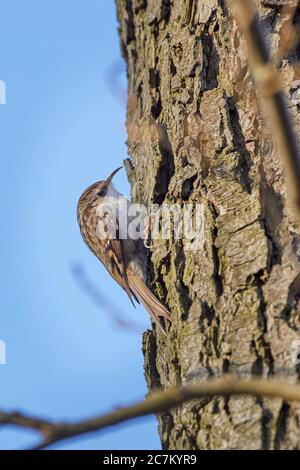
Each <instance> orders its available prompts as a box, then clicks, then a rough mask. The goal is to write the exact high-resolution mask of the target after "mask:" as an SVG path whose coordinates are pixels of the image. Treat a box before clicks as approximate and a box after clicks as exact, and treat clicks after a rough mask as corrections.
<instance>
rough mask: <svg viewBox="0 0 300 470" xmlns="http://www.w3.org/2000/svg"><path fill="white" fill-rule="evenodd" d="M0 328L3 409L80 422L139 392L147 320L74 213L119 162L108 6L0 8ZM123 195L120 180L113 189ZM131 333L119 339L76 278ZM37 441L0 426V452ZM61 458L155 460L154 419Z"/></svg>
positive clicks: (118, 64)
mask: <svg viewBox="0 0 300 470" xmlns="http://www.w3.org/2000/svg"><path fill="white" fill-rule="evenodd" d="M0 14H1V28H0V80H4V81H5V83H6V104H5V105H0V130H1V131H0V132H1V134H0V135H1V138H0V155H1V169H2V172H1V173H2V178H1V180H2V181H1V188H0V191H1V202H2V204H1V206H2V220H1V232H0V237H1V240H0V241H1V247H2V255H1V257H2V262H1V267H0V283H1V300H0V302H1V304H0V308H1V314H0V315H1V316H0V340H3V341H5V343H6V348H7V364H6V365H1V366H0V387H1V396H0V408H5V409H7V410H20V411H27V412H30V413H33V414H37V415H41V416H45V417H48V418H51V419H57V420H68V419H70V420H71V419H80V418H84V417H88V416H90V415H95V414H98V413H101V412H105V411H107V410H110V409H112V408H114V407H116V406H120V405H122V404H129V403H131V402H133V401H135V400H136V399H141V398H143V396H144V395H145V393H146V386H145V380H144V377H143V357H142V353H141V334H142V332H143V331H144V329H145V328H146V327H148V326H149V324H150V323H149V320H148V318H147V314H146V313H145V311H144V310H143V308H141V307H138V308H137V309H136V310H134V309H133V308H132V307H131V304H130V302H129V301H128V299H127V298H126V295H125V294H124V293H123V292H122V291H121V290H120V289H119V288H118V286H116V285H115V284H114V282H113V281H112V280H111V279H110V277H109V276H108V275H107V273H106V271H105V270H104V268H102V266H101V265H100V264H99V262H98V261H97V259H96V258H94V257H93V256H92V254H91V253H90V252H89V250H88V249H87V248H86V247H85V245H84V243H83V241H82V239H81V237H80V233H79V230H78V227H77V221H76V204H77V200H78V197H79V196H80V194H81V192H82V190H83V189H85V188H86V187H87V186H88V185H89V184H91V183H93V182H94V181H96V180H98V179H102V178H104V177H106V176H107V175H108V174H109V173H110V172H111V171H112V170H113V169H114V168H115V167H117V166H119V165H120V164H122V161H123V159H124V158H126V152H127V150H126V145H125V140H126V131H125V126H124V122H125V102H123V101H122V91H123V88H124V89H125V87H126V84H125V78H124V76H123V75H124V73H123V74H122V70H124V64H122V59H121V57H120V50H119V38H118V33H117V22H116V12H115V4H114V1H112V0H102V1H99V0H88V1H83V0H76V1H74V0H51V1H50V0H43V2H41V1H39V0H27V1H26V2H24V1H23V0H0ZM115 182H116V185H117V187H118V189H119V190H120V191H123V192H124V193H127V194H128V192H129V186H128V183H127V180H126V175H125V171H123V172H120V173H119V174H118V175H117V176H116V178H115ZM74 266H80V267H81V269H82V270H83V272H84V276H85V277H86V278H87V279H88V280H89V282H92V283H93V284H94V285H95V286H96V287H97V289H98V288H99V290H100V294H99V295H106V297H108V298H109V299H113V301H114V303H115V305H116V310H117V311H118V312H119V313H120V315H125V316H126V318H127V319H128V321H131V322H135V324H137V326H136V328H135V329H134V331H131V330H127V329H124V328H121V327H119V326H118V325H117V324H116V323H115V322H114V321H113V319H112V318H111V317H110V315H109V312H108V311H107V310H106V311H102V310H101V309H100V308H99V305H97V303H96V302H95V301H93V299H92V298H91V297H90V296H89V295H87V293H86V292H85V291H84V289H82V287H80V286H79V284H78V280H77V279H76V277H74V274H73V271H74V269H73V271H72V267H74ZM36 441H37V436H36V434H33V433H29V432H24V431H17V430H15V429H12V428H10V429H9V428H7V427H4V428H1V430H0V449H14V448H23V447H28V446H30V445H32V444H35V443H36ZM55 448H58V449H67V448H73V449H159V448H160V443H159V439H158V435H157V424H156V420H155V418H154V417H149V418H145V419H142V420H138V421H135V422H134V423H130V424H126V425H124V426H121V427H118V428H117V429H113V430H110V431H106V432H102V433H98V434H96V435H95V434H94V435H93V436H88V437H86V438H84V439H80V440H78V439H77V440H76V441H68V442H67V443H65V444H64V445H56V446H55Z"/></svg>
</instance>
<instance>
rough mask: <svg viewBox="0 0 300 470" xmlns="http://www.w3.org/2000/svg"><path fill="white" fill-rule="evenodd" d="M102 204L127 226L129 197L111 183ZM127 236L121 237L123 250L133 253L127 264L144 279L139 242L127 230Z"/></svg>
mask: <svg viewBox="0 0 300 470" xmlns="http://www.w3.org/2000/svg"><path fill="white" fill-rule="evenodd" d="M103 204H104V205H106V206H109V207H111V210H112V212H113V213H114V217H116V218H117V220H118V222H119V223H120V218H122V220H123V221H124V223H125V221H126V224H127V225H126V227H128V223H129V218H128V210H129V209H130V207H131V202H130V201H129V199H127V198H126V197H125V196H123V195H122V194H121V193H119V192H118V191H117V190H116V189H115V187H114V186H113V184H112V183H111V184H110V185H109V187H108V190H107V193H106V196H105V198H104V200H103ZM101 205H102V204H101ZM127 236H128V238H127V239H123V240H122V242H123V246H124V250H125V252H127V253H128V252H130V253H132V254H133V257H132V261H131V262H130V263H129V266H130V267H131V269H132V270H133V271H134V272H135V273H136V274H138V275H139V276H140V277H141V278H142V279H143V280H144V281H145V279H146V262H147V260H146V256H145V257H144V256H141V255H142V254H141V253H138V246H139V243H140V242H139V241H138V240H133V239H131V238H129V234H128V230H127ZM135 255H136V256H135Z"/></svg>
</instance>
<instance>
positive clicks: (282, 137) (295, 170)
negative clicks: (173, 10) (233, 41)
mask: <svg viewBox="0 0 300 470" xmlns="http://www.w3.org/2000/svg"><path fill="white" fill-rule="evenodd" d="M231 1H232V2H233V5H234V12H235V17H236V19H237V22H238V24H239V27H240V30H241V32H242V33H243V34H244V36H245V39H246V42H247V46H248V59H249V64H250V68H251V71H252V75H253V78H254V80H255V82H256V85H257V88H258V91H259V93H260V96H261V98H262V100H263V102H264V104H265V108H266V112H267V117H268V119H269V122H270V125H271V128H272V131H273V137H274V140H275V142H276V144H277V148H278V153H279V155H280V156H281V157H282V159H283V163H284V164H285V168H287V170H288V176H289V181H290V182H291V184H292V188H291V189H290V196H291V198H292V200H294V201H295V203H296V208H297V210H298V213H299V212H300V184H299V183H300V151H299V147H298V144H297V139H296V135H295V132H294V129H293V123H292V118H291V115H290V113H289V111H288V104H287V99H288V98H287V97H286V96H285V95H284V94H283V91H282V83H281V81H282V80H281V75H280V73H279V71H278V70H277V69H276V67H275V65H274V63H273V62H272V60H271V58H270V53H269V50H268V46H267V44H266V40H265V37H264V35H263V34H262V31H261V27H260V24H259V17H258V14H257V12H256V10H255V8H254V5H253V2H252V1H251V0H231Z"/></svg>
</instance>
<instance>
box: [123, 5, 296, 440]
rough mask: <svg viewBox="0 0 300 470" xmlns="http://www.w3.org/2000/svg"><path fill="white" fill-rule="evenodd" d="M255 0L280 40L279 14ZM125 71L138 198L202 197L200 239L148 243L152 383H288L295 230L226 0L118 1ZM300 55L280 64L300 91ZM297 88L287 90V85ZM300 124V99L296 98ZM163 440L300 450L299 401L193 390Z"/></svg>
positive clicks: (164, 427)
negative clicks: (162, 308)
mask: <svg viewBox="0 0 300 470" xmlns="http://www.w3.org/2000/svg"><path fill="white" fill-rule="evenodd" d="M284 3H287V2H283V1H280V0H277V1H275V0H274V1H269V0H268V1H256V5H257V8H258V9H259V13H260V15H261V21H262V23H263V25H264V26H265V28H266V31H267V34H268V38H269V40H270V45H271V46H272V47H273V49H274V50H277V49H278V48H279V47H281V46H282V39H284V38H282V35H281V32H282V31H283V29H282V28H283V27H284V25H285V20H286V17H285V16H284V15H281V14H280V13H281V6H282V4H284ZM117 8H118V17H119V23H120V37H121V47H122V52H123V55H124V57H125V59H126V62H127V70H128V111H127V129H128V153H129V155H130V157H131V158H130V159H128V160H127V161H126V162H127V164H126V167H127V173H128V177H129V180H130V183H131V185H132V199H133V201H135V202H141V203H145V204H147V205H148V204H149V203H159V204H161V203H162V202H171V203H172V202H175V203H179V204H181V205H185V204H187V203H196V202H198V203H201V204H203V206H204V214H205V217H204V221H205V222H204V223H205V237H204V245H203V247H201V248H200V249H198V250H197V251H191V250H188V249H187V246H186V243H185V241H184V240H164V239H161V240H160V241H155V242H154V244H153V246H152V249H151V274H150V276H151V277H150V280H149V281H150V284H151V285H152V288H153V291H154V292H155V293H156V295H157V297H158V298H160V299H161V301H162V302H163V303H165V305H167V306H168V307H169V309H170V311H171V312H172V317H173V323H172V327H171V328H169V331H168V335H167V337H164V336H163V334H161V333H160V332H158V331H157V329H154V330H153V331H147V332H146V333H145V334H144V339H143V351H144V356H145V376H146V380H147V384H148V387H149V391H151V390H153V389H154V388H156V387H163V388H166V387H169V386H171V385H174V384H179V383H182V384H185V383H187V382H190V381H201V380H203V381H204V380H207V379H208V378H210V377H219V376H221V375H222V374H224V373H232V374H235V375H237V376H238V377H243V378H247V377H251V376H254V375H255V376H259V377H264V378H266V377H273V376H276V377H277V378H283V377H284V380H285V381H290V382H296V381H297V380H298V376H299V371H300V368H299V365H298V362H299V361H298V359H297V354H298V353H300V341H299V340H300V334H299V333H300V318H299V313H300V305H299V298H300V273H299V236H298V234H297V227H296V221H295V216H294V215H293V212H292V208H291V204H290V203H289V200H288V198H287V194H286V186H285V181H284V179H283V172H282V161H281V160H280V158H279V156H278V154H277V153H276V150H275V149H274V147H273V144H272V140H271V138H270V133H269V131H268V128H267V123H266V120H265V117H264V115H263V112H262V110H261V105H260V103H259V100H258V97H257V92H256V89H255V86H254V84H253V82H252V79H251V76H250V73H249V69H248V66H247V50H246V46H245V42H244V40H243V39H242V38H241V36H240V34H239V32H238V29H237V25H236V23H235V21H234V20H232V4H231V2H227V1H226V0H202V1H201V0H173V1H170V0H148V1H147V0H117ZM296 55H297V54H294V55H293V54H290V55H289V56H287V57H286V58H285V60H283V61H282V62H281V64H280V65H281V68H282V71H283V74H284V77H285V91H286V92H287V93H292V92H293V91H295V83H293V82H294V81H295V80H296V79H297V78H298V77H297V76H296V69H295V68H294V67H293V65H294V63H293V62H294V61H295V60H296ZM293 87H294V88H293ZM291 110H292V113H293V115H294V118H295V123H296V126H297V129H299V128H300V119H299V114H297V112H298V105H297V103H295V100H294V105H293V106H292V108H291ZM158 420H159V433H160V437H161V442H162V447H163V448H164V449H295V448H297V449H299V448H300V405H299V404H297V403H292V404H287V403H284V402H282V400H280V399H276V400H274V399H272V400H271V399H255V398H252V397H241V398H230V399H224V398H215V399H210V400H205V401H203V400H202V401H192V402H188V403H186V404H184V405H183V406H181V407H179V408H177V409H176V410H171V411H170V412H169V413H165V414H163V415H161V416H160V417H159V418H158Z"/></svg>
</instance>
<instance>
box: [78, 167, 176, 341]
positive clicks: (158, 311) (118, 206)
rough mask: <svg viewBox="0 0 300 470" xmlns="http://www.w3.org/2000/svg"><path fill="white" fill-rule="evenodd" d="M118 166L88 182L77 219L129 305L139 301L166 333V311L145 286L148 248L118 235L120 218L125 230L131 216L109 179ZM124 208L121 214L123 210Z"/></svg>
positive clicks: (83, 233)
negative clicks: (126, 297) (102, 178)
mask: <svg viewBox="0 0 300 470" xmlns="http://www.w3.org/2000/svg"><path fill="white" fill-rule="evenodd" d="M121 168H122V167H119V168H117V169H116V170H114V171H113V172H112V173H111V174H110V176H109V177H108V178H107V179H106V180H102V181H97V182H96V183H93V184H92V185H90V186H89V187H88V188H87V189H86V190H85V191H84V192H83V193H82V194H81V196H80V198H79V201H78V204H77V220H78V224H79V227H80V232H81V235H82V238H83V240H84V241H85V243H86V244H87V246H88V247H89V249H90V250H91V251H92V253H93V254H94V255H95V256H96V257H97V258H98V259H99V260H100V261H101V262H102V264H103V265H104V266H105V268H106V269H107V271H108V272H109V274H110V275H111V276H112V277H113V279H114V280H115V281H116V282H117V283H118V284H119V285H120V286H121V287H122V289H124V291H125V292H126V293H127V295H128V297H129V299H130V300H131V302H132V304H133V305H134V306H135V303H134V301H136V302H138V303H142V304H143V305H144V307H145V308H146V310H147V311H148V313H149V314H150V316H151V317H152V319H153V321H154V322H155V323H156V324H157V326H158V327H159V329H160V330H161V331H162V332H163V333H164V334H166V327H165V324H164V322H162V318H165V319H167V320H168V321H170V322H171V314H170V312H169V310H168V309H167V308H166V307H165V306H164V305H162V303H161V302H160V301H159V300H158V299H157V298H156V297H155V295H154V294H153V293H152V292H151V290H150V289H149V288H148V287H147V285H146V276H147V259H148V252H149V250H148V249H147V248H146V246H145V244H144V242H143V239H142V238H141V237H139V238H137V237H136V236H134V237H130V231H129V230H127V234H126V235H127V236H126V237H123V236H122V235H121V219H122V220H124V216H125V220H126V222H125V223H126V229H128V225H129V223H130V221H131V219H132V218H130V217H129V216H128V212H129V209H130V207H131V203H130V201H129V200H128V199H127V198H126V197H125V196H123V195H122V194H121V193H119V192H118V191H117V189H116V188H115V187H114V185H113V183H112V180H113V177H114V176H115V174H116V173H117V172H118V171H119V170H121ZM124 211H125V213H124Z"/></svg>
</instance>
